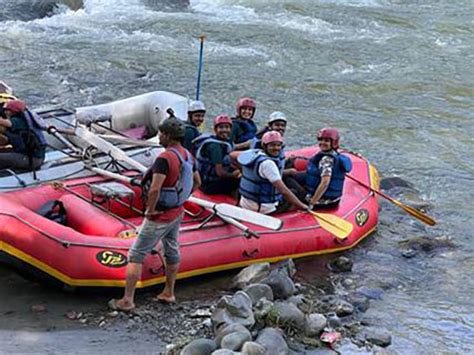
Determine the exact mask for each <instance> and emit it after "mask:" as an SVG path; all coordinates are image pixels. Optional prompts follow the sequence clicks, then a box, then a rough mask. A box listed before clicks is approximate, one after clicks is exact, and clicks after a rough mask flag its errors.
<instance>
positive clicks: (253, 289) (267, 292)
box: [244, 283, 273, 305]
mask: <svg viewBox="0 0 474 355" xmlns="http://www.w3.org/2000/svg"><path fill="white" fill-rule="evenodd" d="M244 292H245V293H246V294H247V295H249V297H250V299H251V300H252V305H255V304H256V303H257V302H258V301H259V300H260V299H261V298H266V299H267V300H269V301H273V291H272V288H271V287H270V286H268V285H267V284H261V283H258V284H251V285H248V286H246V287H245V288H244Z"/></svg>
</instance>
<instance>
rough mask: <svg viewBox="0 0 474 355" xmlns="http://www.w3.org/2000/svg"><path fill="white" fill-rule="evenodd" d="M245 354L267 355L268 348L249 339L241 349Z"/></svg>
mask: <svg viewBox="0 0 474 355" xmlns="http://www.w3.org/2000/svg"><path fill="white" fill-rule="evenodd" d="M241 352H242V354H243V355H265V354H266V353H267V349H265V347H264V346H263V345H260V344H258V343H255V342H253V341H247V342H246V343H245V344H244V345H243V346H242V350H241Z"/></svg>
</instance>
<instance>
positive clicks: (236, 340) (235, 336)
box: [221, 330, 252, 351]
mask: <svg viewBox="0 0 474 355" xmlns="http://www.w3.org/2000/svg"><path fill="white" fill-rule="evenodd" d="M251 340H252V336H251V335H250V332H249V331H248V330H247V331H238V332H233V333H230V334H227V335H226V336H224V337H223V338H222V341H221V348H223V349H229V350H233V351H238V350H240V348H242V345H244V343H245V342H247V341H251Z"/></svg>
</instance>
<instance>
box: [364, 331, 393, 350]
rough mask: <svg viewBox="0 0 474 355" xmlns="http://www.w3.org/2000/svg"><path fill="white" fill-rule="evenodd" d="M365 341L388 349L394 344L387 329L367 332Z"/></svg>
mask: <svg viewBox="0 0 474 355" xmlns="http://www.w3.org/2000/svg"><path fill="white" fill-rule="evenodd" d="M365 339H366V340H367V341H369V342H371V343H372V344H375V345H378V346H382V347H386V346H389V345H390V344H391V343H392V336H391V335H390V333H389V332H388V331H386V330H385V329H379V328H369V329H367V331H366V335H365Z"/></svg>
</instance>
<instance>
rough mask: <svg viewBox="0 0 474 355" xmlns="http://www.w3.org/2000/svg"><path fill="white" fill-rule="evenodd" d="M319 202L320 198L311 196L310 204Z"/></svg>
mask: <svg viewBox="0 0 474 355" xmlns="http://www.w3.org/2000/svg"><path fill="white" fill-rule="evenodd" d="M317 203H318V199H315V198H314V197H311V198H310V200H309V204H310V205H313V206H314V205H315V204H317Z"/></svg>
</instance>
